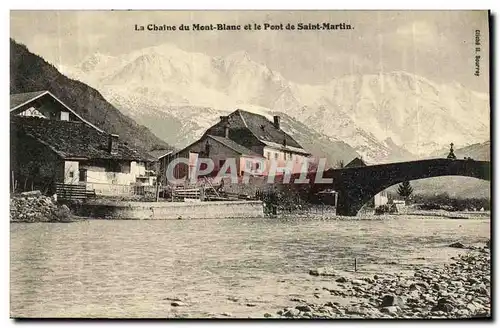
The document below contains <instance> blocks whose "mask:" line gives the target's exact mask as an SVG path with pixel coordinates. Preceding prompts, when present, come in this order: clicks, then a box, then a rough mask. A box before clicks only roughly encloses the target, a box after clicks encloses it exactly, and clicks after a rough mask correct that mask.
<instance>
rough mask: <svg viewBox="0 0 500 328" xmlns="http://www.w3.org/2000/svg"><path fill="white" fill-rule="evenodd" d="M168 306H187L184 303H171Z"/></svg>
mask: <svg viewBox="0 0 500 328" xmlns="http://www.w3.org/2000/svg"><path fill="white" fill-rule="evenodd" d="M170 305H172V306H187V304H186V303H184V302H181V301H175V302H172V303H170Z"/></svg>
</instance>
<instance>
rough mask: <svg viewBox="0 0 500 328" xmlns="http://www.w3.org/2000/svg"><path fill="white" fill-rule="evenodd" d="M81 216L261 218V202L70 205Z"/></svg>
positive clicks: (115, 217) (148, 218)
mask: <svg viewBox="0 0 500 328" xmlns="http://www.w3.org/2000/svg"><path fill="white" fill-rule="evenodd" d="M73 210H74V211H75V212H76V213H77V214H78V215H81V216H86V217H91V218H98V219H124V220H177V219H223V218H256V217H264V210H263V204H262V202H261V201H222V202H178V203H175V202H173V203H172V202H114V203H112V204H81V205H74V208H73Z"/></svg>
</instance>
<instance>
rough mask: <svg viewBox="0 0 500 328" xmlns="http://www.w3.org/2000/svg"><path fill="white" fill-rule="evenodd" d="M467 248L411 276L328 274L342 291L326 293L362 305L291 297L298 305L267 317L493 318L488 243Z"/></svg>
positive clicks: (329, 290) (336, 289) (416, 271)
mask: <svg viewBox="0 0 500 328" xmlns="http://www.w3.org/2000/svg"><path fill="white" fill-rule="evenodd" d="M450 246H451V247H457V246H456V245H450ZM460 248H462V247H460ZM467 248H469V251H468V253H466V254H463V255H460V256H459V257H458V258H452V260H453V262H451V263H450V264H447V265H445V266H442V267H440V268H431V267H421V268H418V269H416V270H415V271H414V273H413V276H411V275H409V276H408V275H405V276H403V275H399V274H396V275H393V274H384V275H374V276H372V277H363V278H359V279H352V278H346V277H345V276H344V275H342V274H341V273H338V274H335V273H333V272H328V274H325V276H330V277H331V279H333V280H334V281H335V282H336V283H337V286H338V287H337V288H334V289H328V288H323V289H324V290H325V291H326V292H329V293H330V294H331V295H334V296H337V297H342V298H349V299H357V300H358V301H354V302H352V303H351V304H348V305H345V304H344V305H341V304H340V303H338V302H326V303H323V304H317V303H311V302H307V301H304V300H301V299H293V301H295V302H299V303H300V304H299V305H297V306H294V307H287V308H285V309H282V310H279V311H278V312H277V315H273V314H270V313H266V314H265V315H264V316H265V317H268V318H270V317H273V318H282V319H287V318H288V319H299V318H300V319H304V318H321V319H335V318H337V319H342V318H353V319H354V318H359V319H361V318H410V319H432V318H436V319H439V318H442V319H444V318H477V317H481V318H488V317H491V308H490V306H491V298H490V293H491V291H490V288H491V281H490V278H491V262H490V243H489V242H488V243H487V244H486V246H484V247H467ZM319 273H321V272H319ZM311 274H316V272H311Z"/></svg>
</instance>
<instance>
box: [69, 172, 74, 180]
mask: <svg viewBox="0 0 500 328" xmlns="http://www.w3.org/2000/svg"><path fill="white" fill-rule="evenodd" d="M68 176H69V177H70V178H71V179H73V177H74V176H75V172H73V171H69V173H68Z"/></svg>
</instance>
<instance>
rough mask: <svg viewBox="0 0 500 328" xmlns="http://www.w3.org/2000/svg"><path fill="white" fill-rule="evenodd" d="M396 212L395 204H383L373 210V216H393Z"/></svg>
mask: <svg viewBox="0 0 500 328" xmlns="http://www.w3.org/2000/svg"><path fill="white" fill-rule="evenodd" d="M397 212H398V208H397V207H396V204H385V205H380V206H379V207H377V208H375V215H381V214H394V213H397Z"/></svg>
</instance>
